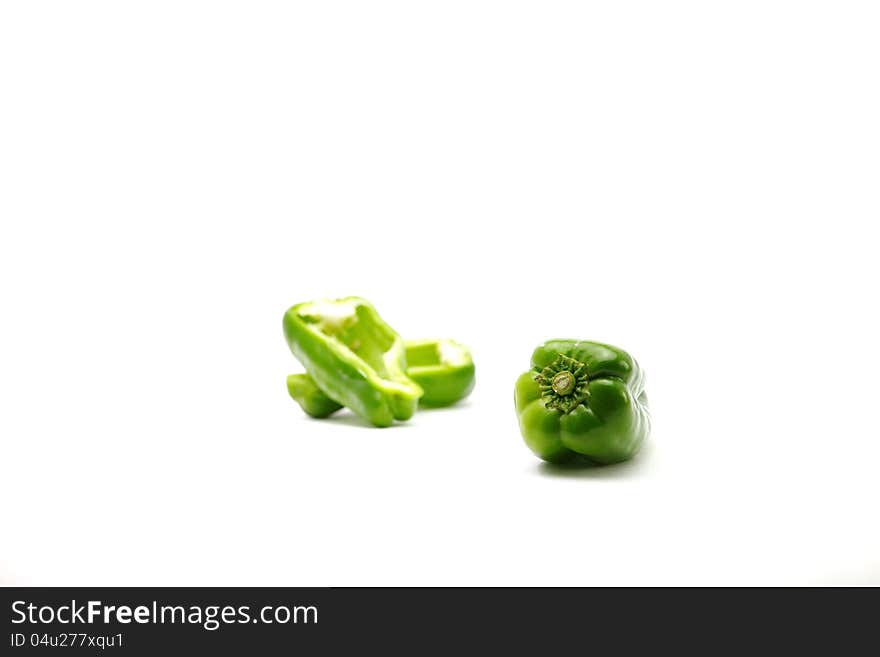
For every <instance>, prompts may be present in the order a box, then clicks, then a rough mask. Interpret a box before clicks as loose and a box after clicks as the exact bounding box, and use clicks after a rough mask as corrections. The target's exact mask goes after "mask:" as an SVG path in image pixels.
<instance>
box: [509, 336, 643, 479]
mask: <svg viewBox="0 0 880 657" xmlns="http://www.w3.org/2000/svg"><path fill="white" fill-rule="evenodd" d="M531 364H532V369H531V370H529V371H528V372H525V373H524V374H522V375H521V376H520V377H519V379H517V382H516V388H515V391H514V402H515V404H516V411H517V416H518V418H519V427H520V432H521V433H522V435H523V438H524V439H525V442H526V444H527V445H528V446H529V448H530V449H531V450H532V451H533V452H534V453H535V454H536V455H537V456H539V457H540V458H542V459H544V460H545V461H550V462H552V463H562V462H566V461H572V460H586V461H590V462H593V463H599V464H605V463H616V462H618V461H625V460H627V459H630V458H632V457H633V456H635V454H636V453H637V452H638V451H639V448H640V447H641V446H642V443H643V442H644V440H645V438H647V436H648V433H649V432H650V428H651V420H650V415H649V414H648V400H647V397H646V395H645V390H644V377H643V375H642V370H641V369H640V368H639V365H638V363H636V361H635V360H634V359H633V358H632V356H630V355H629V354H628V353H626V352H625V351H623V350H622V349H618V348H617V347H612V346H610V345H606V344H600V343H598V342H582V341H579V340H550V341H548V342H545V343H544V344H543V345H541V346H540V347H538V348H537V349H535V351H534V353H533V354H532V362H531Z"/></svg>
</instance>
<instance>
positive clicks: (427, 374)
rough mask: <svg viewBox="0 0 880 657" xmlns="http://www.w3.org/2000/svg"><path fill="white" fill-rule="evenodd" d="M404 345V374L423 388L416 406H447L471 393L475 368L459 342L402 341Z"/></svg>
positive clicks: (467, 352)
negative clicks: (422, 393)
mask: <svg viewBox="0 0 880 657" xmlns="http://www.w3.org/2000/svg"><path fill="white" fill-rule="evenodd" d="M404 344H405V346H406V374H407V376H409V378H411V379H412V380H413V381H415V382H416V383H418V384H419V385H420V386H421V387H422V390H424V391H425V394H424V396H423V397H422V398H421V399H420V400H419V406H425V407H435V408H440V407H443V406H451V405H452V404H455V403H456V402H459V401H461V400H462V399H464V398H465V397H467V396H468V395H469V394H471V391H472V390H473V389H474V383H475V373H476V368H475V367H474V360H473V358H471V352H470V350H469V349H468V348H467V347H465V346H464V345H463V344H459V343H458V342H454V341H453V340H406V341H405V343H404Z"/></svg>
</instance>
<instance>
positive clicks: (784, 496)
mask: <svg viewBox="0 0 880 657" xmlns="http://www.w3.org/2000/svg"><path fill="white" fill-rule="evenodd" d="M597 5H598V6H597ZM597 5H590V4H587V3H582V2H572V3H561V2H546V1H542V2H509V1H508V2H498V3H490V2H475V1H474V0H469V1H467V2H449V1H447V2H437V3H426V2H409V1H408V2H398V3H382V2H370V3H366V2H352V3H340V2H321V3H298V4H297V3H260V2H239V3H232V2H205V3H195V2H150V3H118V2H104V3H95V2H82V3H69V2H58V3H27V2H20V3H19V2H11V3H4V4H3V7H2V9H0V94H2V101H0V219H2V229H0V230H2V233H0V274H2V279H0V280H2V287H0V295H2V296H0V313H2V323H0V400H2V401H0V405H2V406H0V422H2V425H0V441H2V442H0V447H2V454H0V462H2V477H0V509H2V525H0V583H6V584H92V585H98V584H115V585H133V584H142V585H154V584H155V585H160V584H177V585H195V584H209V585H223V584H242V585H243V584H252V585H432V584H433V585H447V584H465V585H467V584H470V585H493V584H494V585H533V584H534V585H537V584H562V585H567V584H578V585H590V584H835V583H846V584H858V583H874V584H877V583H880V524H878V510H877V507H878V500H880V484H878V479H877V475H878V461H880V430H878V417H877V403H878V399H877V385H878V383H877V382H878V374H877V372H878V368H880V348H878V333H880V331H878V328H880V327H878V321H877V307H878V293H877V281H878V278H880V276H878V274H880V271H878V264H877V247H878V240H877V234H876V230H877V229H876V225H877V220H878V217H880V214H878V210H880V195H878V181H880V155H878V153H880V128H878V126H880V120H878V117H880V85H878V80H880V39H878V33H880V10H878V9H877V5H876V3H871V2H864V3H857V2H768V1H766V0H765V1H761V2H724V3H718V2H716V3H706V2H670V3H657V2H643V3H639V2H614V3H597ZM349 294H358V295H362V296H364V297H366V298H368V299H370V300H371V301H372V302H373V303H374V304H375V305H376V307H377V308H378V309H379V311H380V312H381V313H382V315H383V316H384V317H385V318H386V319H387V320H388V321H389V323H390V324H391V325H392V326H394V327H395V328H396V329H397V330H398V331H399V332H401V333H402V334H404V335H405V336H408V337H423V336H444V337H452V338H455V339H457V340H459V341H461V342H464V343H466V344H468V345H470V346H471V347H472V349H473V352H474V355H475V359H476V362H477V369H478V383H477V388H476V390H475V392H474V394H473V395H472V397H471V398H470V399H469V401H468V403H466V404H464V405H463V406H461V407H459V408H455V409H450V410H443V411H434V412H423V413H419V414H417V415H416V416H415V418H414V419H413V420H412V421H410V422H408V423H406V424H400V425H398V426H395V427H393V428H390V429H385V430H378V429H370V428H366V427H364V426H362V425H361V424H360V423H359V422H358V421H356V420H355V419H354V418H352V417H351V416H349V417H348V418H346V417H345V416H340V417H339V419H336V420H330V421H324V422H320V421H313V420H309V419H307V418H305V417H304V416H303V414H302V413H301V412H300V410H299V408H298V407H297V406H296V405H295V404H294V403H293V402H292V401H291V400H290V399H289V398H288V397H287V393H286V390H285V385H284V378H285V375H286V374H288V373H289V372H293V371H298V370H299V365H298V363H297V362H296V361H295V359H294V358H293V357H292V356H291V355H290V353H289V351H288V348H287V346H286V344H285V342H284V339H283V336H282V333H281V316H282V314H283V312H284V310H285V309H286V308H287V307H288V306H289V305H291V304H293V303H295V302H299V301H305V300H309V299H313V298H318V297H324V296H330V297H333V296H344V295H349ZM551 337H576V338H582V339H595V340H601V341H607V342H611V343H614V344H617V345H619V346H621V347H623V348H625V349H627V350H629V351H630V352H631V353H632V354H633V355H634V356H635V357H636V358H637V359H638V360H639V361H640V362H641V364H642V366H643V367H644V368H645V370H646V372H647V377H648V379H647V385H648V393H649V397H650V401H651V406H652V411H653V419H654V432H653V434H652V437H651V439H650V443H649V445H648V447H647V448H646V449H645V451H644V452H643V453H642V454H641V455H640V456H639V457H638V458H637V459H636V460H635V461H633V462H631V463H629V464H625V465H621V466H615V467H609V468H605V469H594V470H578V471H571V470H563V471H559V470H553V469H549V468H547V467H546V466H543V465H541V464H540V462H539V461H538V460H537V459H536V458H535V457H534V456H533V455H532V454H531V453H530V452H529V451H528V450H527V449H526V447H525V446H524V445H523V443H522V440H521V438H520V436H519V433H518V429H517V424H516V417H515V413H514V410H513V404H512V388H513V382H514V380H515V378H516V376H517V375H518V374H519V373H520V372H521V371H523V370H524V369H526V368H527V367H528V361H529V356H530V354H531V351H532V349H533V348H534V346H535V345H537V344H538V343H540V342H541V341H543V340H545V339H547V338H551Z"/></svg>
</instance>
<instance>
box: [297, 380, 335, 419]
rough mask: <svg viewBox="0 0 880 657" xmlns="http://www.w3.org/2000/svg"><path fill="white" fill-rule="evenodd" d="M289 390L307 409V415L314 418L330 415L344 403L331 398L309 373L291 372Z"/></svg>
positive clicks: (304, 408) (302, 406)
mask: <svg viewBox="0 0 880 657" xmlns="http://www.w3.org/2000/svg"><path fill="white" fill-rule="evenodd" d="M287 392H288V393H289V394H290V396H291V397H293V399H295V400H296V402H297V403H298V404H299V405H300V407H301V408H302V409H303V411H305V413H306V415H309V416H311V417H314V418H318V419H321V418H325V417H330V416H331V415H333V414H334V413H335V412H336V411H338V410H339V409H340V408H342V404H338V403H337V402H335V401H333V400H332V399H330V398H329V397H328V396H327V395H325V394H324V393H323V392H321V389H320V388H319V387H318V386H316V385H315V382H314V381H312V377H310V376H309V375H308V374H291V375H289V376H288V377H287Z"/></svg>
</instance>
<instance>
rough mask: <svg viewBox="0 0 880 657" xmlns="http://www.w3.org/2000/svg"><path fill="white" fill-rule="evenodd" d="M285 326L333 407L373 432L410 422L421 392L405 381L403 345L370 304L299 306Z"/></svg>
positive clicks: (350, 301) (353, 300)
mask: <svg viewBox="0 0 880 657" xmlns="http://www.w3.org/2000/svg"><path fill="white" fill-rule="evenodd" d="M283 326H284V335H285V337H286V338H287V344H288V345H289V347H290V350H291V351H292V352H293V354H294V355H295V356H296V357H297V358H298V359H299V360H300V362H301V363H302V364H303V366H304V367H305V368H306V372H308V374H309V376H310V377H311V378H312V380H313V381H314V382H315V384H317V386H318V388H320V390H321V391H322V392H323V393H324V394H325V395H326V396H327V397H329V398H330V399H332V400H333V401H334V402H337V403H339V404H342V405H344V406H347V407H348V408H350V409H351V410H352V411H354V412H355V413H356V414H357V415H359V416H360V417H362V418H363V419H365V420H366V421H368V422H370V423H371V424H373V425H375V426H377V427H387V426H390V425H391V424H392V423H393V422H394V420H408V419H409V418H410V417H412V415H413V413H414V412H415V410H416V406H417V405H418V400H419V397H421V396H422V389H421V387H419V385H418V384H417V383H415V382H414V381H413V380H412V379H410V378H409V377H408V376H407V375H406V372H405V369H406V354H405V352H404V346H403V340H402V339H401V338H400V336H399V335H398V334H397V333H396V332H395V331H394V329H392V328H391V327H390V326H388V324H386V323H385V322H384V321H383V320H382V318H381V317H379V314H378V313H377V312H376V309H375V308H373V306H372V305H371V304H370V303H369V302H368V301H366V300H365V299H361V298H358V297H346V298H343V299H336V300H334V301H330V300H327V301H313V302H308V303H301V304H297V305H295V306H292V307H291V308H289V309H288V311H287V312H286V313H285V314H284V322H283Z"/></svg>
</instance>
